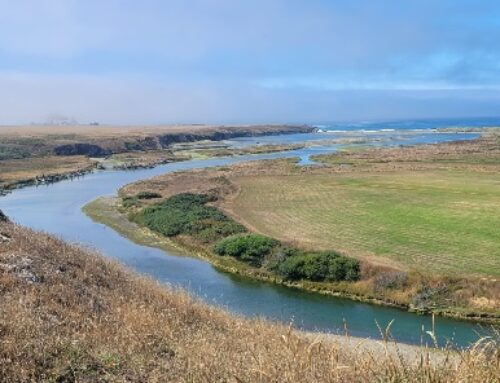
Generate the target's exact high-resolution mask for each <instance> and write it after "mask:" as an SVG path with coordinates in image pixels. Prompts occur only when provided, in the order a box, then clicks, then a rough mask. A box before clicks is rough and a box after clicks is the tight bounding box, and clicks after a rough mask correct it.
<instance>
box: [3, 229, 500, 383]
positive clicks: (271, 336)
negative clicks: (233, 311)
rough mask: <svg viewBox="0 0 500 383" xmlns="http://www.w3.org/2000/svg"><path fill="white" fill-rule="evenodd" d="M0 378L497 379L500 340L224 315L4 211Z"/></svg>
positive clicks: (24, 380)
mask: <svg viewBox="0 0 500 383" xmlns="http://www.w3.org/2000/svg"><path fill="white" fill-rule="evenodd" d="M0 232H1V233H2V238H4V239H3V240H2V242H1V243H0V381H1V382H31V381H32V382H39V381H50V382H96V381H97V382H301V383H302V382H481V383H483V382H498V381H499V378H500V362H499V350H498V345H497V344H495V343H494V342H492V341H488V340H484V341H482V342H480V343H478V344H477V345H476V346H475V347H473V348H472V349H470V350H469V351H463V352H459V353H454V352H452V351H443V352H439V353H437V354H436V353H435V352H431V351H429V350H423V349H422V350H417V349H414V348H409V347H404V346H398V347H396V346H394V345H391V344H390V343H389V342H387V343H385V344H384V343H382V346H378V345H376V344H374V343H370V342H367V343H361V344H360V343H358V341H357V340H352V339H351V340H350V339H347V338H329V337H324V336H316V335H308V334H303V333H300V332H298V331H295V330H292V329H291V328H289V327H286V326H281V325H277V324H272V323H268V322H265V321H262V320H248V319H243V318H240V317H236V316H231V315H229V314H227V313H225V312H223V311H222V310H220V309H217V308H213V307H209V306H206V305H204V304H202V303H200V302H198V301H197V300H195V299H193V298H192V297H190V296H189V295H187V294H186V293H184V292H181V291H176V290H174V289H170V288H165V286H160V285H158V284H157V283H155V282H153V281H151V280H147V279H145V278H142V277H139V276H137V275H135V274H134V273H131V272H129V271H127V270H125V269H123V268H122V267H121V266H119V265H116V264H114V263H112V262H110V261H107V260H105V259H103V258H101V257H100V256H98V255H96V254H91V253H90V252H88V251H86V250H83V249H80V248H77V247H75V246H71V245H68V244H67V243H64V242H62V241H60V240H58V239H55V238H53V237H51V236H49V235H46V234H41V233H37V232H33V231H31V230H28V229H26V228H22V227H20V226H16V225H13V224H9V223H0Z"/></svg>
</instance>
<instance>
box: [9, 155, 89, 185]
mask: <svg viewBox="0 0 500 383" xmlns="http://www.w3.org/2000/svg"><path fill="white" fill-rule="evenodd" d="M93 166H94V164H93V161H91V160H90V159H89V158H88V157H84V156H62V157H61V156H48V157H40V158H25V159H15V160H4V161H0V187H2V186H6V185H9V184H14V183H16V182H20V181H25V180H31V179H34V178H37V177H42V176H43V175H45V176H50V175H58V174H68V173H74V172H79V171H85V170H88V169H91V168H92V167H93Z"/></svg>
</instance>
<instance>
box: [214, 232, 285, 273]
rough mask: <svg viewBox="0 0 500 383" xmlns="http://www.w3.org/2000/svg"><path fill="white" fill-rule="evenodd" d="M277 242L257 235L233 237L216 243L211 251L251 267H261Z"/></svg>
mask: <svg viewBox="0 0 500 383" xmlns="http://www.w3.org/2000/svg"><path fill="white" fill-rule="evenodd" d="M277 245H279V242H278V241H276V240H274V239H272V238H268V237H264V236H263V235H259V234H246V235H235V236H231V237H228V238H225V239H223V240H221V241H219V242H217V243H216V244H215V245H214V247H213V250H214V252H215V253H216V254H219V255H229V256H231V257H235V258H238V259H240V260H242V261H244V262H247V263H250V264H251V265H253V266H261V265H262V260H263V258H264V257H265V256H266V255H268V254H270V253H271V251H272V250H273V248H274V247H276V246H277Z"/></svg>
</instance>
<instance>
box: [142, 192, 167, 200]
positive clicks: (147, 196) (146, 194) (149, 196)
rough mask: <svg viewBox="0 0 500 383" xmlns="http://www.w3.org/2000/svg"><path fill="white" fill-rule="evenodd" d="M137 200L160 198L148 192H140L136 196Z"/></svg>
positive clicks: (159, 195) (156, 194)
mask: <svg viewBox="0 0 500 383" xmlns="http://www.w3.org/2000/svg"><path fill="white" fill-rule="evenodd" d="M137 198H139V199H153V198H161V194H159V193H155V192H150V191H142V192H140V193H138V194H137Z"/></svg>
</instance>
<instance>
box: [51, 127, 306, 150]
mask: <svg viewBox="0 0 500 383" xmlns="http://www.w3.org/2000/svg"><path fill="white" fill-rule="evenodd" d="M313 131H315V128H313V127H310V126H306V125H304V126H268V127H267V126H261V127H244V128H242V127H220V128H215V129H214V130H210V131H200V132H192V133H190V132H185V133H184V132H172V133H166V134H165V133H164V134H157V135H151V136H147V137H144V138H127V137H124V138H123V140H122V141H121V142H117V141H116V140H113V141H109V142H102V143H98V142H92V143H89V142H76V143H68V144H64V145H59V146H56V147H55V148H54V150H53V152H54V154H55V155H58V156H73V155H86V156H89V157H104V156H107V155H110V154H113V153H123V152H127V151H129V150H157V149H165V148H167V147H169V146H170V145H172V144H177V143H184V142H195V141H203V140H211V141H222V140H228V139H231V138H237V137H258V136H266V135H281V134H294V133H311V132H313Z"/></svg>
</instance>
